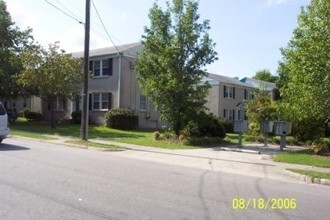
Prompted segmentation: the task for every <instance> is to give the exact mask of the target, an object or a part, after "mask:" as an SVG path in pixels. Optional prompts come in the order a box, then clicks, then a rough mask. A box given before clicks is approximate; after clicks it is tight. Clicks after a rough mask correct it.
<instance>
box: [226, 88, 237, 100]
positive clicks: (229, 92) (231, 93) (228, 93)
mask: <svg viewBox="0 0 330 220" xmlns="http://www.w3.org/2000/svg"><path fill="white" fill-rule="evenodd" d="M223 97H224V98H231V99H235V87H233V86H224V87H223Z"/></svg>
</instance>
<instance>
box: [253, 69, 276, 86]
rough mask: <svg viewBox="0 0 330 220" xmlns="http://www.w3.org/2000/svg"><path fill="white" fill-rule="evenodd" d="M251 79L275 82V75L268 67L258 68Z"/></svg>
mask: <svg viewBox="0 0 330 220" xmlns="http://www.w3.org/2000/svg"><path fill="white" fill-rule="evenodd" d="M252 78H253V79H257V80H262V81H266V82H272V83H275V82H276V80H277V78H278V77H277V76H274V75H272V74H271V72H270V71H269V70H268V69H263V70H259V71H257V72H256V74H255V75H254V76H253V77H252Z"/></svg>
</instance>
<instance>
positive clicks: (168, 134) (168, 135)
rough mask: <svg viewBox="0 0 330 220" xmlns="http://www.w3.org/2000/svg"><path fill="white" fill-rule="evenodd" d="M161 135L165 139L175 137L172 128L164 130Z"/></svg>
mask: <svg viewBox="0 0 330 220" xmlns="http://www.w3.org/2000/svg"><path fill="white" fill-rule="evenodd" d="M163 137H164V138H165V139H171V138H176V134H175V133H174V131H172V130H167V131H165V132H164V134H163Z"/></svg>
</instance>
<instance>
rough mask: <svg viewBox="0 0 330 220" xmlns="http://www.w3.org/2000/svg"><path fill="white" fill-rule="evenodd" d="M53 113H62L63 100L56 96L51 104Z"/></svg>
mask: <svg viewBox="0 0 330 220" xmlns="http://www.w3.org/2000/svg"><path fill="white" fill-rule="evenodd" d="M53 105H54V111H63V106H64V99H63V97H62V96H56V99H55V100H54V102H53Z"/></svg>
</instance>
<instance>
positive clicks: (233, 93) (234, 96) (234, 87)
mask: <svg viewBox="0 0 330 220" xmlns="http://www.w3.org/2000/svg"><path fill="white" fill-rule="evenodd" d="M233 99H235V87H233Z"/></svg>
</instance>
